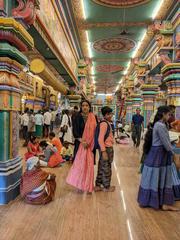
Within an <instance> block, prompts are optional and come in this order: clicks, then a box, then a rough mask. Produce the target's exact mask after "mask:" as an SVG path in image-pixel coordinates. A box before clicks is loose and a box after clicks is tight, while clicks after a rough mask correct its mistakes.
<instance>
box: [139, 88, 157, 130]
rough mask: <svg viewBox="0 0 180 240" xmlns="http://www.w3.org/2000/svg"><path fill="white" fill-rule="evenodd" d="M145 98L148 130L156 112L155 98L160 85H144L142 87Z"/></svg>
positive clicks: (145, 117) (145, 118)
mask: <svg viewBox="0 0 180 240" xmlns="http://www.w3.org/2000/svg"><path fill="white" fill-rule="evenodd" d="M141 90H142V96H143V110H144V111H143V112H144V127H145V128H146V127H147V125H148V123H149V120H150V118H151V116H152V114H153V112H154V107H155V98H156V94H157V91H158V85H154V84H143V85H142V86H141Z"/></svg>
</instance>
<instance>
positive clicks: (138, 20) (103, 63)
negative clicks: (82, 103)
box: [71, 0, 161, 93]
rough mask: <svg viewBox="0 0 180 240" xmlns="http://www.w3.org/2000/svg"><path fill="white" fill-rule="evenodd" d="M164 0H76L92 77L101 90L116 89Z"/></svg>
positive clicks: (78, 26) (78, 25)
mask: <svg viewBox="0 0 180 240" xmlns="http://www.w3.org/2000/svg"><path fill="white" fill-rule="evenodd" d="M160 2H161V0H73V1H71V7H72V12H73V16H74V18H75V21H76V26H77V29H78V34H79V39H80V43H81V46H82V49H83V54H84V57H85V58H89V59H90V62H91V64H92V67H91V70H90V71H89V78H90V79H91V81H92V82H94V84H95V86H96V92H97V93H112V92H115V90H116V87H117V85H118V84H119V82H120V81H121V79H122V77H123V76H124V74H125V73H126V69H127V66H128V65H129V64H130V62H131V59H132V58H133V57H134V53H135V51H136V48H137V46H138V43H139V42H140V41H141V39H142V36H143V35H144V33H145V32H146V29H147V28H148V26H149V25H150V24H151V23H152V16H153V13H154V11H155V10H156V8H157V6H158V5H159V4H160Z"/></svg>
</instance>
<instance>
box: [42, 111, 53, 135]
mask: <svg viewBox="0 0 180 240" xmlns="http://www.w3.org/2000/svg"><path fill="white" fill-rule="evenodd" d="M51 118H52V116H51V113H50V111H48V110H47V111H46V112H45V113H44V135H45V137H46V138H47V137H48V135H49V128H50V125H51Z"/></svg>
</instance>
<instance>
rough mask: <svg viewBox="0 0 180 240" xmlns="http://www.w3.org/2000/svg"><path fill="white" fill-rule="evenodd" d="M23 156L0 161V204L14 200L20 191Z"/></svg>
mask: <svg viewBox="0 0 180 240" xmlns="http://www.w3.org/2000/svg"><path fill="white" fill-rule="evenodd" d="M21 176H22V158H21V157H19V156H18V157H16V158H14V159H10V160H7V161H0V205H3V204H7V203H9V202H10V201H12V200H14V199H15V198H16V197H17V196H18V195H19V193H20V181H21Z"/></svg>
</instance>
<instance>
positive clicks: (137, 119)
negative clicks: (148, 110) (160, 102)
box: [132, 114, 144, 126]
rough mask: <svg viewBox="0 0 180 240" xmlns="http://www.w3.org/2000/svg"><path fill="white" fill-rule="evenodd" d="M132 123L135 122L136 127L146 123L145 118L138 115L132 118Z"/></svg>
mask: <svg viewBox="0 0 180 240" xmlns="http://www.w3.org/2000/svg"><path fill="white" fill-rule="evenodd" d="M132 122H133V124H134V125H136V126H137V125H141V124H142V123H143V122H144V117H143V116H141V115H137V114H135V115H133V117H132Z"/></svg>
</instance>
